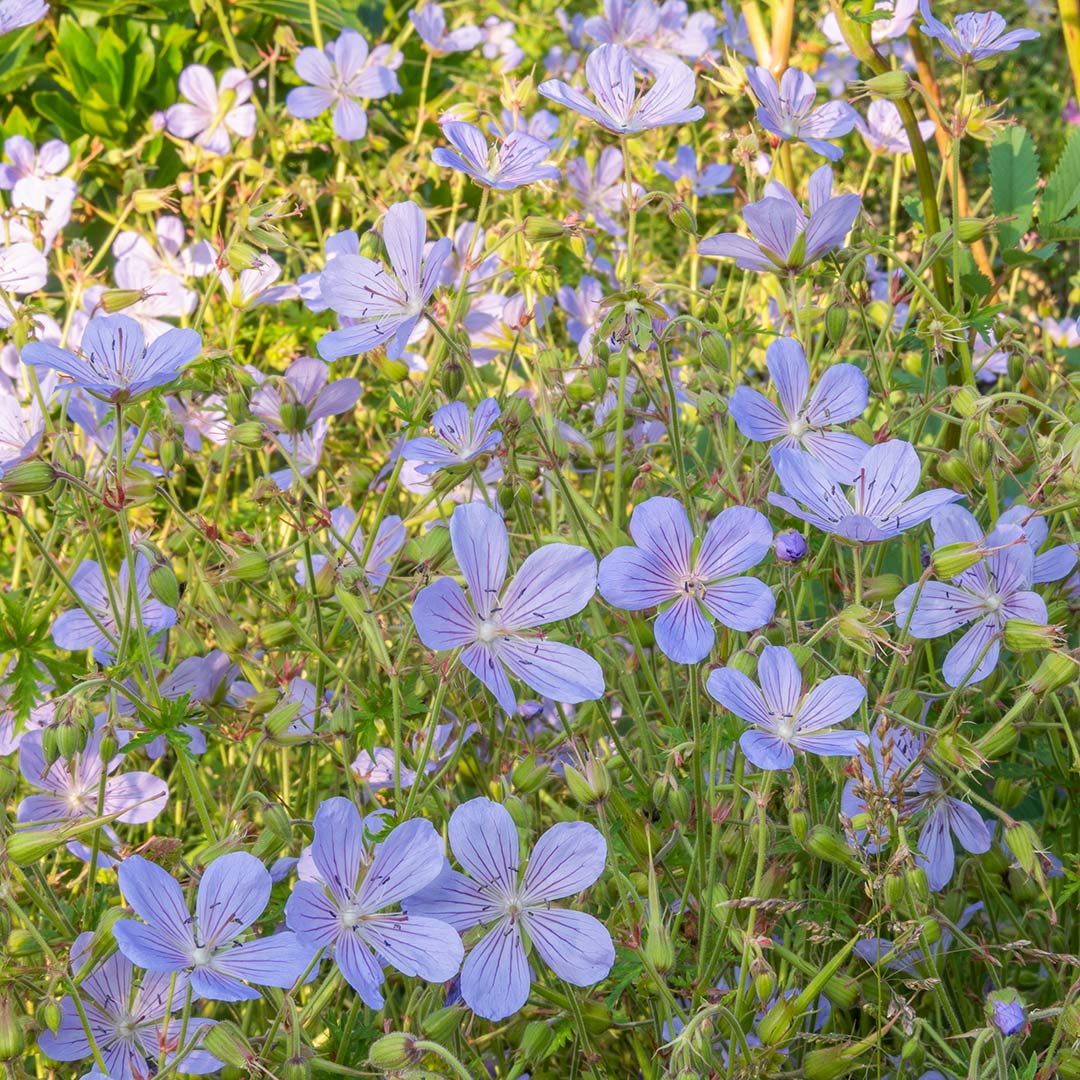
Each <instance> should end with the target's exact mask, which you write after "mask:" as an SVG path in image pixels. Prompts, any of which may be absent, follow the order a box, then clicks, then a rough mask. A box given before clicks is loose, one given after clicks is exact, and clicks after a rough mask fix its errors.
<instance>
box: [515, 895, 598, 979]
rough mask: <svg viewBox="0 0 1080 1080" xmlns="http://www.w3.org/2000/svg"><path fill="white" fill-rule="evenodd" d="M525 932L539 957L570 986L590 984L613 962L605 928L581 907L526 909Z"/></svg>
mask: <svg viewBox="0 0 1080 1080" xmlns="http://www.w3.org/2000/svg"><path fill="white" fill-rule="evenodd" d="M523 921H524V923H525V930H526V933H528V935H529V939H530V940H531V941H532V943H533V946H534V947H535V949H536V951H537V952H538V953H539V954H540V957H541V959H542V960H543V961H544V963H545V964H547V966H548V967H549V968H551V970H552V971H554V972H555V974H556V975H558V976H559V978H560V979H564V980H565V981H566V982H568V983H570V985H571V986H592V985H593V984H594V983H598V982H600V980H601V979H605V978H607V975H608V973H609V972H610V971H611V968H612V965H613V964H614V963H615V945H614V943H613V942H612V940H611V934H610V933H609V932H608V928H607V927H606V926H605V925H604V924H603V923H602V922H600V920H599V919H595V918H593V916H592V915H588V914H586V913H585V912H583V911H566V910H561V909H559V908H551V909H549V910H546V911H545V910H542V909H533V910H530V911H529V912H528V913H527V914H526V915H525V916H524V919H523Z"/></svg>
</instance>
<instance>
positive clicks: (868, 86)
mask: <svg viewBox="0 0 1080 1080" xmlns="http://www.w3.org/2000/svg"><path fill="white" fill-rule="evenodd" d="M860 59H862V58H861V57H860ZM859 88H860V89H861V90H865V91H866V92H867V93H868V94H869V95H870V96H871V97H875V98H885V100H886V101H903V100H904V98H906V97H907V96H908V94H909V93H910V92H911V77H910V76H909V75H908V73H907V72H906V71H902V70H901V69H900V68H895V69H893V70H892V71H886V72H883V73H882V74H881V75H875V76H874V77H873V78H871V79H867V80H866V81H865V82H863V83H860V84H859Z"/></svg>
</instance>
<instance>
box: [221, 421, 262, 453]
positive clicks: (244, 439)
mask: <svg viewBox="0 0 1080 1080" xmlns="http://www.w3.org/2000/svg"><path fill="white" fill-rule="evenodd" d="M229 438H230V439H231V440H232V441H233V442H234V443H236V444H237V445H238V446H243V447H244V448H245V449H247V450H260V449H261V448H262V444H263V426H262V424H260V423H259V421H258V420H245V421H243V422H242V423H240V424H234V425H233V426H232V428H230V429H229Z"/></svg>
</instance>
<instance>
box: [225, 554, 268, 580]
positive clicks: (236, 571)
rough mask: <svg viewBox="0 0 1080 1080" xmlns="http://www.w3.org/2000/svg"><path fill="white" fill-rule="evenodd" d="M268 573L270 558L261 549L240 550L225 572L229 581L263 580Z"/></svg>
mask: <svg viewBox="0 0 1080 1080" xmlns="http://www.w3.org/2000/svg"><path fill="white" fill-rule="evenodd" d="M269 573H270V560H269V559H267V557H266V556H265V555H264V554H263V553H262V552H261V551H243V552H241V553H240V554H239V555H237V557H236V558H235V559H233V561H232V562H231V563H230V564H229V567H228V569H227V570H226V572H225V574H226V577H227V578H228V579H229V581H265V580H266V577H267V575H268V574H269Z"/></svg>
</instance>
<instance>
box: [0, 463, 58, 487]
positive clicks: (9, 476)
mask: <svg viewBox="0 0 1080 1080" xmlns="http://www.w3.org/2000/svg"><path fill="white" fill-rule="evenodd" d="M55 483H56V470H55V469H54V468H53V467H52V466H51V465H50V464H49V463H48V462H45V461H20V462H19V463H18V464H17V465H11V466H9V467H8V468H6V469H4V470H3V473H2V477H0V491H3V492H5V494H8V495H44V494H45V492H46V491H48V490H49V489H50V488H51V487H52V486H53V484H55Z"/></svg>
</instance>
